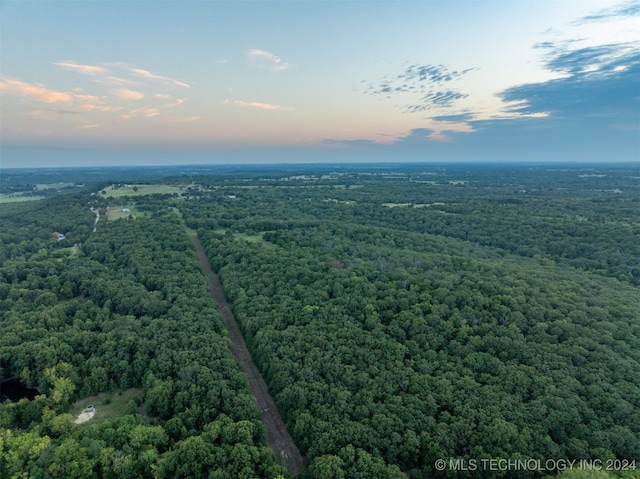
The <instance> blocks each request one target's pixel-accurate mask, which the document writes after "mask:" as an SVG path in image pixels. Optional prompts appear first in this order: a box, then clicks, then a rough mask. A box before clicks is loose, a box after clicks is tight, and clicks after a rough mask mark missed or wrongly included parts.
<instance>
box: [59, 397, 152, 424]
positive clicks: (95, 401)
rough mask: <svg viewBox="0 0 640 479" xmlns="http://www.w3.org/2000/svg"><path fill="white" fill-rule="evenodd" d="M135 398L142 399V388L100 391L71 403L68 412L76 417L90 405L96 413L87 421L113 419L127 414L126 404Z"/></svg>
mask: <svg viewBox="0 0 640 479" xmlns="http://www.w3.org/2000/svg"><path fill="white" fill-rule="evenodd" d="M135 398H138V399H139V400H140V401H142V389H135V388H132V389H127V390H126V391H118V392H115V393H100V394H98V395H97V396H89V397H85V398H82V399H79V400H78V401H76V402H75V403H73V404H72V405H71V408H70V410H69V414H71V415H72V416H73V417H77V416H78V414H80V413H81V412H82V410H83V409H84V408H86V407H87V406H89V405H92V406H93V407H94V408H95V410H96V414H95V416H93V419H91V420H90V421H89V422H88V423H96V422H104V421H113V420H115V419H118V418H120V417H122V416H124V415H126V414H127V404H128V403H129V401H131V400H132V399H133V400H135ZM88 423H86V424H88Z"/></svg>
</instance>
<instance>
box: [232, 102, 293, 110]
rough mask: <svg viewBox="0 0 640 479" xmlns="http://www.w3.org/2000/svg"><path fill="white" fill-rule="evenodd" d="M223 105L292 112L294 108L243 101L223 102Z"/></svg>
mask: <svg viewBox="0 0 640 479" xmlns="http://www.w3.org/2000/svg"><path fill="white" fill-rule="evenodd" d="M222 104H223V105H235V106H243V107H250V108H258V109H260V110H281V111H292V110H293V108H291V107H288V106H281V105H272V104H270V103H260V102H257V101H242V100H225V101H223V102H222Z"/></svg>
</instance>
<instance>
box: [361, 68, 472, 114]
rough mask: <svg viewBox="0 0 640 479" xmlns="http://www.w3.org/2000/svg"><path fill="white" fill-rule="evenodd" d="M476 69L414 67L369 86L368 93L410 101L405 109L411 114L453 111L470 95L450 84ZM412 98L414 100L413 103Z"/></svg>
mask: <svg viewBox="0 0 640 479" xmlns="http://www.w3.org/2000/svg"><path fill="white" fill-rule="evenodd" d="M474 70H475V68H467V69H465V70H450V69H448V68H447V67H445V66H444V65H429V64H425V65H421V64H412V65H409V66H407V67H406V68H405V69H404V70H403V71H402V72H400V73H399V74H397V75H395V76H391V77H389V76H387V77H384V78H383V79H382V80H380V81H379V82H378V83H377V84H375V85H369V87H368V88H367V90H366V91H365V93H367V94H370V95H383V96H384V97H386V98H392V97H394V96H402V98H408V99H409V101H410V102H411V103H409V104H405V105H404V106H403V108H404V110H405V111H406V112H407V113H416V112H423V111H427V110H435V109H442V108H450V107H451V106H453V104H454V102H455V101H457V100H460V99H463V98H466V97H467V96H469V95H468V94H466V93H461V92H459V91H457V90H455V89H454V88H452V87H451V86H450V85H451V84H452V83H455V81H457V80H460V79H461V78H463V77H464V76H465V75H466V74H467V73H469V72H471V71H474ZM445 86H446V89H445V88H444V87H445ZM412 97H413V98H414V100H410V98H412Z"/></svg>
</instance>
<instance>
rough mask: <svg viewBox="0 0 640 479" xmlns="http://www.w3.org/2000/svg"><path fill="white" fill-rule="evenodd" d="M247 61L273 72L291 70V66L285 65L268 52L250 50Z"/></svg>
mask: <svg viewBox="0 0 640 479" xmlns="http://www.w3.org/2000/svg"><path fill="white" fill-rule="evenodd" d="M246 55H247V59H248V60H249V63H250V64H252V65H254V66H257V67H262V68H268V69H270V70H273V71H282V70H287V69H288V68H289V64H288V63H285V62H283V61H282V59H280V58H279V57H277V56H276V55H274V54H273V53H271V52H268V51H266V50H259V49H252V50H248V51H247V53H246Z"/></svg>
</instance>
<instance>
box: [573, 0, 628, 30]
mask: <svg viewBox="0 0 640 479" xmlns="http://www.w3.org/2000/svg"><path fill="white" fill-rule="evenodd" d="M637 15H640V2H638V1H632V2H625V3H622V4H620V5H616V6H614V7H610V8H605V9H603V10H599V11H597V12H594V13H591V14H589V15H585V16H584V17H582V18H580V19H579V20H578V21H577V22H575V24H577V25H580V24H583V23H590V22H600V21H602V20H609V19H613V18H620V17H633V16H637Z"/></svg>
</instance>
